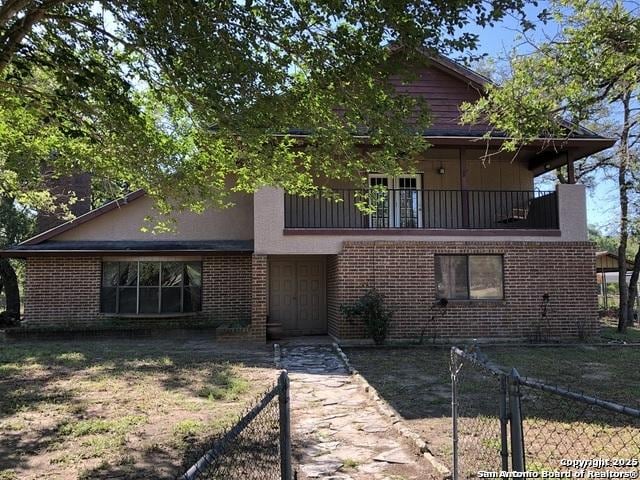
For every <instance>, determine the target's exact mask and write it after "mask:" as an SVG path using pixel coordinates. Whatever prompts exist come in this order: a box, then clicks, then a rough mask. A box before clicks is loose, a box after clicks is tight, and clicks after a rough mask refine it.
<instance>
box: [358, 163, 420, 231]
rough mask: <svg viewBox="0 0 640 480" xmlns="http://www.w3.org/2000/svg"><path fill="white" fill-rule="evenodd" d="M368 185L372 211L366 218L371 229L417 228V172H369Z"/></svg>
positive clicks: (418, 216)
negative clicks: (390, 174)
mask: <svg viewBox="0 0 640 480" xmlns="http://www.w3.org/2000/svg"><path fill="white" fill-rule="evenodd" d="M369 186H370V187H372V188H374V187H376V189H375V192H372V195H371V200H370V201H371V203H372V207H373V208H374V212H373V213H372V214H371V216H370V217H369V226H370V227H371V228H421V227H422V178H421V176H420V175H400V176H397V177H390V176H388V175H380V174H370V175H369Z"/></svg>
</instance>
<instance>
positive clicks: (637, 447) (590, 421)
mask: <svg viewBox="0 0 640 480" xmlns="http://www.w3.org/2000/svg"><path fill="white" fill-rule="evenodd" d="M518 383H519V386H520V405H521V410H522V430H523V442H524V456H525V459H526V468H527V470H530V471H545V470H546V471H549V470H567V465H566V461H567V460H568V459H569V460H570V459H576V460H580V459H603V460H606V459H608V460H610V464H609V465H603V466H602V467H603V469H604V470H608V471H620V470H629V469H630V468H631V467H634V468H635V470H636V471H637V469H638V463H637V462H639V461H640V412H639V411H638V410H636V409H632V408H629V407H625V406H623V405H619V404H616V403H612V402H607V401H604V400H601V399H598V398H595V397H591V396H588V395H585V394H582V393H577V392H573V391H570V390H567V389H564V388H560V387H556V386H552V385H547V384H544V383H542V382H539V381H536V380H532V379H528V378H519V382H518ZM630 387H631V386H630ZM614 460H620V461H616V462H615V464H613V463H614V462H613V461H614ZM624 460H630V461H631V462H625V461H624ZM633 460H635V462H636V463H635V465H633V464H632V463H633ZM563 461H564V463H565V464H564V465H563ZM579 468H580V467H579V466H578V465H576V466H575V467H574V468H572V470H576V469H579Z"/></svg>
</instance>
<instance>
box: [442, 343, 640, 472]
mask: <svg viewBox="0 0 640 480" xmlns="http://www.w3.org/2000/svg"><path fill="white" fill-rule="evenodd" d="M451 380H452V418H453V470H454V471H453V476H454V480H458V479H463V478H471V477H477V476H478V472H479V471H486V472H499V471H509V470H512V471H519V472H522V471H529V472H570V471H574V472H575V471H578V470H582V471H583V472H584V470H585V469H591V470H600V471H599V472H597V473H601V474H603V475H604V474H607V472H615V471H618V472H620V473H623V472H625V471H626V472H635V474H636V475H637V472H638V462H640V410H638V409H634V408H630V407H627V406H624V405H620V404H617V403H614V402H609V401H606V400H602V399H599V398H595V397H591V396H589V395H585V394H583V393H578V392H574V391H571V390H568V389H565V388H560V387H557V386H553V385H549V384H547V383H544V382H542V381H539V380H533V379H529V378H524V377H520V375H519V374H518V372H517V371H516V370H515V369H512V370H511V371H510V372H509V373H507V370H506V369H505V368H503V367H500V366H498V365H496V364H493V363H492V362H490V361H489V360H488V359H487V358H486V357H485V356H484V355H483V354H482V353H481V352H480V351H479V349H478V348H477V347H472V348H470V349H468V350H467V351H463V350H460V349H459V348H456V347H454V348H452V349H451ZM600 460H601V461H600ZM580 461H582V463H580ZM585 461H586V463H585ZM596 476H597V475H596ZM616 478H618V477H616ZM620 478H623V477H620ZM627 478H628V477H627ZM631 478H636V477H631Z"/></svg>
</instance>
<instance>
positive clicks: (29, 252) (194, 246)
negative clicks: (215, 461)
mask: <svg viewBox="0 0 640 480" xmlns="http://www.w3.org/2000/svg"><path fill="white" fill-rule="evenodd" d="M252 252H253V240H203V241H198V240H194V241H167V240H148V241H124V240H123V241H117V240H114V241H64V242H62V241H60V242H55V241H48V242H42V243H38V244H31V245H25V244H20V245H15V246H13V247H10V248H7V249H5V250H0V257H10V258H28V257H53V256H55V257H73V256H96V255H97V256H114V255H118V256H144V255H147V256H151V255H153V256H156V255H213V254H224V253H247V254H249V253H252Z"/></svg>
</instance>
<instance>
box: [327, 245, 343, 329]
mask: <svg viewBox="0 0 640 480" xmlns="http://www.w3.org/2000/svg"><path fill="white" fill-rule="evenodd" d="M338 268H339V256H338V255H329V256H328V257H327V331H328V333H329V335H333V336H334V337H339V336H340V329H341V323H342V322H343V321H344V320H343V319H342V318H341V315H340V302H341V298H342V296H341V295H340V288H341V282H340V280H339V279H340V277H339V274H340V271H339V270H338Z"/></svg>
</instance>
